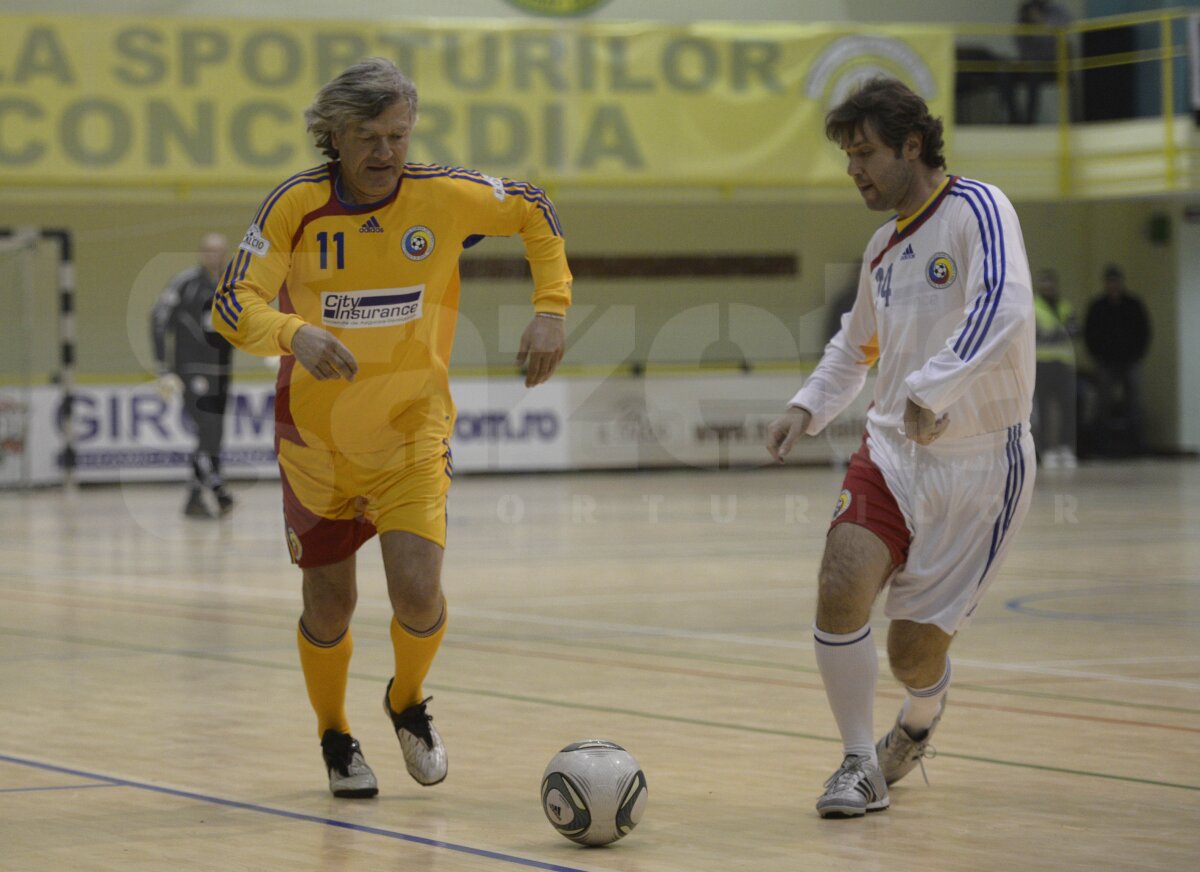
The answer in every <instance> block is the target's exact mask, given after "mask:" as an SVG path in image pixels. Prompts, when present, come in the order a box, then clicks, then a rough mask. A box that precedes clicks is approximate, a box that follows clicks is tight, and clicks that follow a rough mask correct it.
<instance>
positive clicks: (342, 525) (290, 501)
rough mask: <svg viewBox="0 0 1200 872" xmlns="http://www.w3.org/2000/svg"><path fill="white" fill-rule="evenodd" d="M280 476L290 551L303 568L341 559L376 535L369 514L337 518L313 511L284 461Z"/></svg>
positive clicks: (326, 564)
mask: <svg viewBox="0 0 1200 872" xmlns="http://www.w3.org/2000/svg"><path fill="white" fill-rule="evenodd" d="M279 479H280V483H281V484H282V485H283V520H284V523H285V524H286V530H285V536H286V538H287V545H288V551H290V552H291V555H292V563H295V564H296V565H297V566H299V567H300V568H301V569H310V568H312V567H314V566H328V565H329V564H331V563H339V562H341V561H342V560H345V559H346V558H347V557H349V556H350V555H351V554H353V553H354V552H356V551H357V550H358V549H359V548H361V547H362V545H363V543H364V542H366V541H367V540H369V539H370V538H371V537H372V536H374V535H375V525H374V524H372V523H371V522H370V521H368V520H366V519H365V518H350V519H348V520H335V519H333V518H322V517H321V516H320V515H317V514H314V513H313V512H312V511H310V510H309V509H308V508H307V507H306V506H305V505H304V504H303V503H302V502H300V498H299V497H298V496H296V492H295V491H294V490H292V486H291V484H289V483H288V477H287V472H286V471H285V470H284V468H283V464H280V466H279ZM293 537H295V541H293ZM297 543H298V546H297ZM297 551H299V553H297Z"/></svg>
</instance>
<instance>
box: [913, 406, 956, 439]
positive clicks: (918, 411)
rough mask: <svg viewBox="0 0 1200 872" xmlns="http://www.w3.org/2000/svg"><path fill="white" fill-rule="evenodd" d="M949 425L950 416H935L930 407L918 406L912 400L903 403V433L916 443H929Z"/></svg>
mask: <svg viewBox="0 0 1200 872" xmlns="http://www.w3.org/2000/svg"><path fill="white" fill-rule="evenodd" d="M949 426H950V416H949V415H948V414H947V415H942V417H940V418H939V417H937V416H936V415H934V414H933V410H932V409H926V408H925V407H924V406H918V405H917V404H916V403H914V402H913V401H912V400H906V401H905V404H904V435H905V436H906V437H908V438H909V439H911V440H912V441H913V442H916V443H917V444H918V445H929V444H930V443H932V442H933V441H934V440H935V439H937V438H938V437H939V436H941V435H942V434H943V433H944V432H946V428H947V427H949Z"/></svg>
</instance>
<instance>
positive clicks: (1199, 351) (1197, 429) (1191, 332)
mask: <svg viewBox="0 0 1200 872" xmlns="http://www.w3.org/2000/svg"><path fill="white" fill-rule="evenodd" d="M1189 215H1190V216H1191V217H1188V216H1189ZM1177 218H1178V220H1177V221H1176V222H1175V228H1176V231H1177V239H1176V242H1175V250H1176V252H1177V257H1178V270H1177V272H1178V276H1179V283H1178V287H1177V291H1176V298H1175V299H1176V303H1177V305H1178V307H1179V308H1178V318H1177V319H1176V321H1175V331H1176V335H1177V339H1178V345H1179V358H1178V361H1179V362H1178V367H1179V368H1178V389H1177V391H1176V393H1177V395H1178V397H1179V439H1178V444H1179V446H1180V447H1181V448H1185V449H1190V450H1192V451H1196V450H1200V342H1197V341H1196V331H1197V328H1198V327H1200V198H1195V199H1193V200H1191V201H1190V202H1185V203H1184V204H1183V205H1182V206H1180V207H1179V211H1178V214H1177Z"/></svg>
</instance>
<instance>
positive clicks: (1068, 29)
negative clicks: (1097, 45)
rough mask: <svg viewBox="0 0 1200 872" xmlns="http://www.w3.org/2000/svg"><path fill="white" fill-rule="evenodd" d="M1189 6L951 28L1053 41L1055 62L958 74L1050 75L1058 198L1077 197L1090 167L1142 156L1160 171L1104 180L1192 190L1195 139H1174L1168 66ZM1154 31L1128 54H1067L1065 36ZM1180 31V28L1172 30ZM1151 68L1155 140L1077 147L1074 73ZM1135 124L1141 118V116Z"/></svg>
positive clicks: (976, 66)
mask: <svg viewBox="0 0 1200 872" xmlns="http://www.w3.org/2000/svg"><path fill="white" fill-rule="evenodd" d="M1198 11H1200V10H1197V9H1196V8H1176V9H1164V10H1156V11H1152V12H1142V13H1131V14H1126V15H1113V16H1106V17H1103V18H1094V19H1088V20H1084V21H1079V22H1073V23H1071V24H1069V25H1066V26H1064V27H1048V26H1045V25H1003V26H1002V25H961V26H957V27H956V28H955V32H956V34H957V35H958V37H959V38H960V39H961V38H962V37H967V36H986V37H1010V38H1011V37H1014V36H1054V37H1055V39H1056V45H1057V60H1056V62H1054V63H1053V64H1051V63H1047V62H1038V61H1029V60H1021V59H1010V58H998V59H996V60H960V61H959V62H958V65H957V72H958V74H960V75H961V74H963V73H982V74H994V75H996V76H997V77H1001V76H1009V77H1011V76H1013V75H1014V74H1015V75H1020V74H1028V73H1054V76H1055V82H1056V85H1057V117H1056V119H1055V123H1056V125H1057V146H1056V167H1057V171H1056V177H1057V186H1056V187H1057V190H1058V194H1059V196H1061V197H1072V196H1075V195H1077V194H1079V193H1080V191H1079V179H1080V176H1081V175H1082V174H1083V173H1084V172H1085V171H1086V170H1088V169H1090V168H1094V166H1095V165H1097V164H1102V163H1105V162H1108V163H1111V162H1113V161H1123V162H1124V163H1126V164H1127V165H1129V166H1138V165H1139V164H1141V165H1144V162H1145V159H1146V158H1147V157H1159V158H1161V161H1160V167H1159V169H1158V170H1157V171H1155V172H1153V173H1151V172H1147V171H1146V170H1145V169H1143V168H1141V167H1140V166H1138V168H1137V169H1131V170H1130V171H1129V172H1126V173H1120V172H1112V171H1106V173H1105V179H1106V180H1107V181H1109V182H1111V183H1141V184H1142V185H1147V184H1148V183H1151V184H1149V185H1148V186H1149V187H1150V188H1152V189H1153V191H1146V192H1159V191H1162V192H1175V191H1183V190H1196V189H1198V188H1200V147H1198V146H1197V145H1195V144H1193V143H1195V142H1197V141H1200V137H1198V136H1195V135H1192V136H1191V137H1185V139H1186V140H1188V141H1184V142H1181V141H1180V139H1181V137H1180V134H1181V133H1182V132H1183V131H1181V130H1180V129H1179V127H1178V126H1177V124H1176V107H1175V102H1176V94H1177V90H1176V81H1175V78H1176V75H1175V61H1177V60H1178V59H1180V58H1185V57H1186V56H1187V46H1186V45H1185V44H1183V43H1177V42H1176V41H1175V40H1176V34H1175V30H1176V29H1177V26H1178V25H1179V24H1181V23H1182V24H1184V25H1186V23H1187V19H1188V18H1189V16H1192V15H1195V14H1196V13H1197V12H1198ZM1130 27H1137V28H1147V27H1156V28H1157V36H1158V45H1157V46H1156V47H1153V48H1144V49H1137V50H1134V51H1121V52H1112V53H1108V54H1103V55H1093V56H1091V57H1081V56H1075V55H1073V54H1072V52H1071V41H1072V38H1073V37H1076V36H1082V35H1083V34H1086V33H1095V32H1099V31H1105V30H1114V29H1118V28H1130ZM1180 29H1183V28H1180ZM1145 63H1157V64H1158V65H1159V73H1160V88H1161V95H1160V103H1159V107H1158V110H1159V111H1158V116H1157V117H1158V119H1159V121H1160V123H1161V134H1162V139H1161V143H1160V144H1159V145H1157V146H1155V147H1153V148H1145V147H1142V148H1132V149H1131V148H1124V147H1119V148H1116V149H1112V150H1104V149H1096V148H1094V147H1093V148H1085V147H1083V143H1082V142H1081V136H1080V134H1081V132H1082V128H1081V126H1080V125H1077V124H1074V123H1072V119H1071V106H1072V98H1073V92H1072V88H1073V87H1076V86H1077V84H1078V83H1076V82H1075V81H1074V80H1073V75H1072V74H1074V73H1085V72H1089V71H1093V70H1098V69H1105V68H1111V67H1120V66H1131V65H1134V64H1145ZM1142 120H1145V119H1144V118H1143V119H1142ZM1089 165H1090V166H1089Z"/></svg>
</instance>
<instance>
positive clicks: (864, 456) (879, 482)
mask: <svg viewBox="0 0 1200 872" xmlns="http://www.w3.org/2000/svg"><path fill="white" fill-rule="evenodd" d="M847 494H848V495H849V497H850V501H849V503H848V504H846V505H845V506H844V507H843V500H844V499H845V498H846V496H847ZM838 524H856V525H858V526H859V527H865V528H866V529H868V530H870V531H871V532H872V533H874V534H875V535H876V536H878V537H879V538H880V539H881V540H883V544H884V545H886V546H887V548H888V551H889V552H890V553H891V555H892V565H893V566H902V565H903V564H905V563H907V562H908V546H909V543H910V542H911V541H912V534H911V533H909V532H908V525H907V524H906V523H905V522H904V513H903V512H901V511H900V507H899V506H898V505H896V498H895V497H894V496H892V492H891V490H889V489H888V486H887V481H885V480H884V477H883V473H882V472H880V471H879V467H878V466H876V465H875V461H873V460H872V459H871V452H870V449H869V448H868V446H867V434H866V433H865V432H864V433H863V439H862V444H861V445H860V446H859V448H858V451H856V452H854V454H853V456H852V457H851V458H850V468H849V469H847V470H846V477H845V478H844V479H843V480H842V494H841V496H840V497H839V498H838V514H835V515H834V517H833V521H832V522H831V523H830V525H829V529H830V530H832V529H833V528H834V527H836V526H837V525H838Z"/></svg>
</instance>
